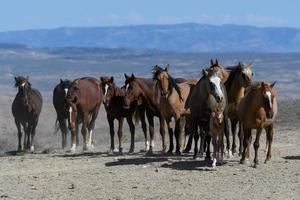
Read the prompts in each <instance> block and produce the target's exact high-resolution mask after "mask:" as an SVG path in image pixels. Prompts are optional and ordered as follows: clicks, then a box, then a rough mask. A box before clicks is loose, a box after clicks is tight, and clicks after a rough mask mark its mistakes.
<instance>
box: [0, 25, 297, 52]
mask: <svg viewBox="0 0 300 200" xmlns="http://www.w3.org/2000/svg"><path fill="white" fill-rule="evenodd" d="M0 43H2V44H10V43H12V44H18V45H26V46H30V47H39V48H40V47H42V48H43V47H100V48H134V49H159V50H163V51H173V52H194V53H197V52H300V29H298V28H288V27H276V28H275V27H255V26H244V25H232V24H226V25H208V24H195V23H185V24H174V25H132V26H119V27H63V28H57V29H40V30H22V31H7V32H0Z"/></svg>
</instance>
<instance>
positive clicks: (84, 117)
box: [66, 77, 102, 152]
mask: <svg viewBox="0 0 300 200" xmlns="http://www.w3.org/2000/svg"><path fill="white" fill-rule="evenodd" d="M66 101H67V104H68V107H69V117H68V118H69V128H70V130H71V134H72V148H71V151H72V152H75V150H76V132H77V130H76V129H77V127H78V124H79V122H80V121H82V129H81V133H82V136H83V150H84V151H85V150H88V149H90V148H91V147H92V139H93V137H92V134H93V130H94V127H95V120H96V118H97V116H98V112H99V109H100V106H101V102H102V89H101V87H100V82H99V81H98V80H97V79H95V78H92V77H84V78H80V79H76V80H74V81H73V83H72V85H71V87H70V89H69V91H68V94H67V98H66ZM87 131H88V136H89V137H88V140H87Z"/></svg>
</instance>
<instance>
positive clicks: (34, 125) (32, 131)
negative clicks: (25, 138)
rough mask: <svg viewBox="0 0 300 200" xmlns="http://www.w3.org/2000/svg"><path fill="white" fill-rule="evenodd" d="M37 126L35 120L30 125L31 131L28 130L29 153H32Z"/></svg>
mask: <svg viewBox="0 0 300 200" xmlns="http://www.w3.org/2000/svg"><path fill="white" fill-rule="evenodd" d="M37 124H38V119H35V120H34V121H33V122H32V124H31V130H30V135H31V140H30V151H31V152H34V137H35V132H36V127H37Z"/></svg>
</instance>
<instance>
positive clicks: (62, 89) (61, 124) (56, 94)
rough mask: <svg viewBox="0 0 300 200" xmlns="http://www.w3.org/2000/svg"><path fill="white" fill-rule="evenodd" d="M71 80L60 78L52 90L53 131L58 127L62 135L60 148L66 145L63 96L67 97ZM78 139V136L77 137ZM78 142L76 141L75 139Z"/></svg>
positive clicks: (66, 125) (65, 114) (66, 115)
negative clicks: (54, 118) (54, 113)
mask: <svg viewBox="0 0 300 200" xmlns="http://www.w3.org/2000/svg"><path fill="white" fill-rule="evenodd" d="M71 84H72V82H71V81H70V80H68V79H65V80H62V79H60V83H59V84H57V85H56V86H55V88H54V90H53V98H52V102H53V106H54V108H55V111H56V122H55V126H56V128H55V133H57V132H58V130H59V129H60V131H61V136H62V148H63V149H64V148H65V147H66V146H67V133H68V111H67V108H66V107H67V105H66V101H65V98H66V97H67V94H68V90H69V88H70V87H71ZM77 139H78V137H77ZM77 144H78V141H77Z"/></svg>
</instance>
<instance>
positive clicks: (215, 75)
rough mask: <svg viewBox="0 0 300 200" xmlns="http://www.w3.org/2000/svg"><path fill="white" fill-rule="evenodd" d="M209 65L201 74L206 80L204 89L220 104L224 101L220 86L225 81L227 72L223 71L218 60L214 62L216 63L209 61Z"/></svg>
mask: <svg viewBox="0 0 300 200" xmlns="http://www.w3.org/2000/svg"><path fill="white" fill-rule="evenodd" d="M211 64H212V65H211V67H210V68H207V69H203V71H202V74H203V77H204V78H205V79H206V89H207V91H208V93H209V94H211V95H212V96H213V97H214V98H215V99H216V101H217V102H218V103H220V102H222V101H223V99H224V91H223V89H222V84H223V83H224V82H225V81H226V80H227V78H228V72H226V71H225V70H224V68H223V67H222V66H221V65H220V64H219V62H218V60H216V62H213V61H211Z"/></svg>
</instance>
